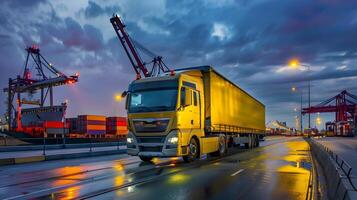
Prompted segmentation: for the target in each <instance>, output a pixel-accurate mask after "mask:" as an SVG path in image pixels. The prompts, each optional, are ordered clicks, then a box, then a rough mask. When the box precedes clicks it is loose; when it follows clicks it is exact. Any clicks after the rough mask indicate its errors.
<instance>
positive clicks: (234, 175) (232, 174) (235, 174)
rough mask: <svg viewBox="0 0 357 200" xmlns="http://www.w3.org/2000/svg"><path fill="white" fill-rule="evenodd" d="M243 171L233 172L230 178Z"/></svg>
mask: <svg viewBox="0 0 357 200" xmlns="http://www.w3.org/2000/svg"><path fill="white" fill-rule="evenodd" d="M243 171H244V169H240V170H238V171H236V172H234V173H233V174H231V176H235V175H237V174H239V173H242V172H243Z"/></svg>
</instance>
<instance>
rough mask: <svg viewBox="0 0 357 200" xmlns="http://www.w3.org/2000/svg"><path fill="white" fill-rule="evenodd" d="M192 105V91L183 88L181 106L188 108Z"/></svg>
mask: <svg viewBox="0 0 357 200" xmlns="http://www.w3.org/2000/svg"><path fill="white" fill-rule="evenodd" d="M190 105H192V91H191V89H189V88H186V87H182V88H181V106H183V107H186V106H190Z"/></svg>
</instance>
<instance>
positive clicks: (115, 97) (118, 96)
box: [114, 93, 123, 102]
mask: <svg viewBox="0 0 357 200" xmlns="http://www.w3.org/2000/svg"><path fill="white" fill-rule="evenodd" d="M122 99H123V97H122V95H121V94H119V93H116V94H114V100H115V101H116V102H120V101H121V100H122Z"/></svg>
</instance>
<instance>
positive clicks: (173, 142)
mask: <svg viewBox="0 0 357 200" xmlns="http://www.w3.org/2000/svg"><path fill="white" fill-rule="evenodd" d="M167 142H168V143H170V144H177V142H178V137H177V136H175V137H171V138H169V139H168V140H167Z"/></svg>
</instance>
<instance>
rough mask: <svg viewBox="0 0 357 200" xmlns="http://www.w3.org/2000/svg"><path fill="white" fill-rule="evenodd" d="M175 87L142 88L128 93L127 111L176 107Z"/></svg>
mask: <svg viewBox="0 0 357 200" xmlns="http://www.w3.org/2000/svg"><path fill="white" fill-rule="evenodd" d="M176 101H177V89H160V90H142V91H133V92H131V94H130V100H129V112H130V113H138V112H157V111H169V110H174V109H175V108H176Z"/></svg>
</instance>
